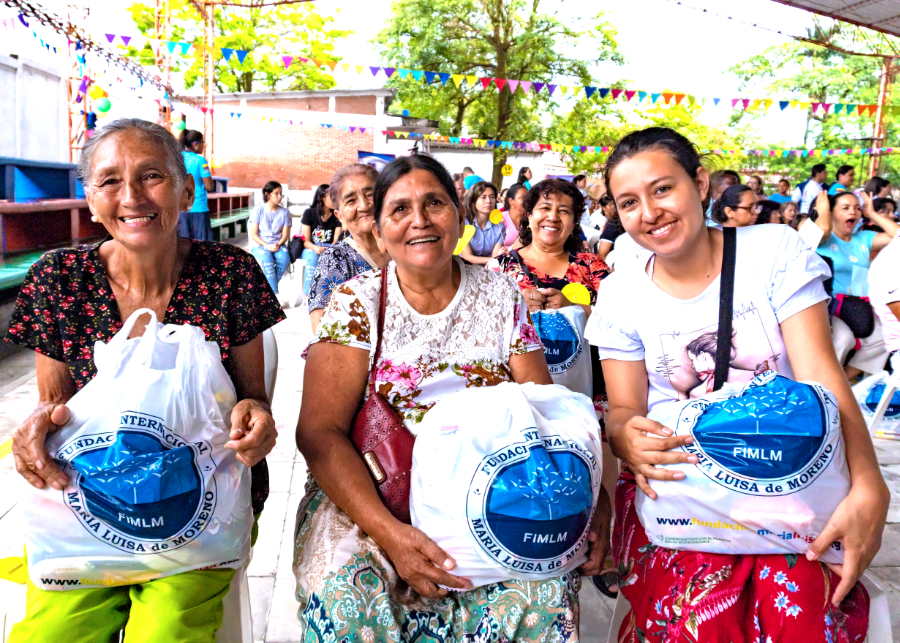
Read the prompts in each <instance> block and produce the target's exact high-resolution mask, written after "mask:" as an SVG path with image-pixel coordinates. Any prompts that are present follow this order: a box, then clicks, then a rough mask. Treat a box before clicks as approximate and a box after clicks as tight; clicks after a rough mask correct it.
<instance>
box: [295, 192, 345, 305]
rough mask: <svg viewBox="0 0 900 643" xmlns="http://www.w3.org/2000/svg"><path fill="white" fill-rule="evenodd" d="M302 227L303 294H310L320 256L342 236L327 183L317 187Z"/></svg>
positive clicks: (302, 219) (301, 221) (304, 213)
mask: <svg viewBox="0 0 900 643" xmlns="http://www.w3.org/2000/svg"><path fill="white" fill-rule="evenodd" d="M300 229H301V230H302V231H303V247H304V248H305V250H303V254H302V255H301V256H302V258H303V261H305V262H306V270H305V272H304V273H303V294H304V295H309V287H310V286H311V285H312V279H313V275H314V274H315V273H316V265H317V264H318V263H319V256H320V255H321V254H322V253H323V252H325V248H327V247H329V246H330V245H331V244H333V243H336V242H337V241H338V239H340V238H341V222H340V221H339V220H338V218H337V217H336V216H334V203H332V201H331V196H329V194H328V184H327V183H323V184H322V185H320V186H319V187H317V188H316V193H315V194H314V195H313V202H312V205H311V206H309V207H308V208H306V210H304V211H303V217H302V218H301V219H300Z"/></svg>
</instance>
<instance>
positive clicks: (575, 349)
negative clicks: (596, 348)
mask: <svg viewBox="0 0 900 643" xmlns="http://www.w3.org/2000/svg"><path fill="white" fill-rule="evenodd" d="M531 321H532V323H533V324H534V327H535V329H536V330H537V333H538V336H539V337H540V338H541V342H542V343H543V344H544V357H545V358H546V360H547V366H548V367H549V368H550V373H551V374H553V375H558V374H560V373H565V372H566V371H568V370H569V369H570V368H572V366H573V365H574V364H575V362H577V361H578V358H579V357H580V356H581V353H582V352H583V351H584V343H583V342H582V341H581V336H580V335H579V334H578V331H577V330H576V329H575V326H573V325H572V322H570V321H569V320H568V318H567V317H566V316H565V315H563V314H561V313H557V312H535V313H532V314H531Z"/></svg>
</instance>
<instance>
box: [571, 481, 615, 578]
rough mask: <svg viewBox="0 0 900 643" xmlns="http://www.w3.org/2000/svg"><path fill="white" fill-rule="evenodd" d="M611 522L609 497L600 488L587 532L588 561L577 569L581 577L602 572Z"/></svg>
mask: <svg viewBox="0 0 900 643" xmlns="http://www.w3.org/2000/svg"><path fill="white" fill-rule="evenodd" d="M611 521H612V508H611V507H610V504H609V496H608V495H606V489H604V488H603V487H601V488H600V495H599V496H598V498H597V509H596V511H594V517H593V518H592V519H591V528H590V531H588V535H587V540H588V559H587V560H586V561H585V562H584V564H583V565H582V566H581V567H579V568H578V573H579V574H581V575H582V576H596V575H597V574H599V573H601V572H602V571H603V562H604V561H605V560H606V554H607V552H608V551H609V531H610V530H609V525H610V522H611Z"/></svg>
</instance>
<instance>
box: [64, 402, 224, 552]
mask: <svg viewBox="0 0 900 643" xmlns="http://www.w3.org/2000/svg"><path fill="white" fill-rule="evenodd" d="M210 453H211V448H210V445H209V444H207V443H206V442H197V443H187V442H185V441H184V440H182V439H181V438H180V437H179V436H178V435H176V434H175V433H173V432H172V431H171V430H169V429H168V428H167V427H166V426H165V425H164V424H163V422H162V420H161V419H160V418H158V417H154V416H152V415H148V414H146V413H136V412H126V413H123V414H122V415H121V416H120V419H119V428H118V430H117V431H114V432H108V433H102V434H97V435H93V436H84V435H82V436H80V437H78V438H74V439H73V440H71V441H70V442H68V443H66V444H64V445H63V446H62V447H61V448H60V449H59V452H58V453H57V459H59V460H60V461H61V463H62V464H63V465H64V466H65V467H67V468H68V469H69V470H70V474H71V477H72V485H71V487H72V488H73V489H74V490H72V488H70V489H68V490H66V491H65V492H64V496H65V500H66V504H67V505H68V506H69V508H70V509H71V510H72V511H73V512H74V513H75V515H76V516H78V519H79V520H80V521H81V523H82V524H83V525H84V526H85V528H86V529H88V531H90V532H91V533H92V534H94V535H95V536H96V537H97V538H99V539H100V540H102V541H104V542H106V543H108V544H109V545H112V546H113V547H116V548H118V549H121V550H123V551H129V552H147V553H150V552H160V551H165V550H172V549H178V548H179V547H182V546H184V545H186V544H188V543H189V542H191V541H192V540H194V539H196V538H197V537H198V536H199V535H200V534H201V533H202V532H203V530H204V529H205V528H206V526H207V525H208V523H209V521H210V519H211V517H212V515H213V512H214V511H215V504H216V493H215V481H214V479H213V478H212V473H213V472H214V471H215V464H214V463H213V462H212V459H211V458H210Z"/></svg>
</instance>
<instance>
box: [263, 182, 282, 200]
mask: <svg viewBox="0 0 900 643" xmlns="http://www.w3.org/2000/svg"><path fill="white" fill-rule="evenodd" d="M280 187H281V183H279V182H278V181H269V182H268V183H266V184H265V185H264V186H263V189H262V197H263V203H268V202H269V195H270V194H272V192H274V191H275V190H277V189H279V188H280Z"/></svg>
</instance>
